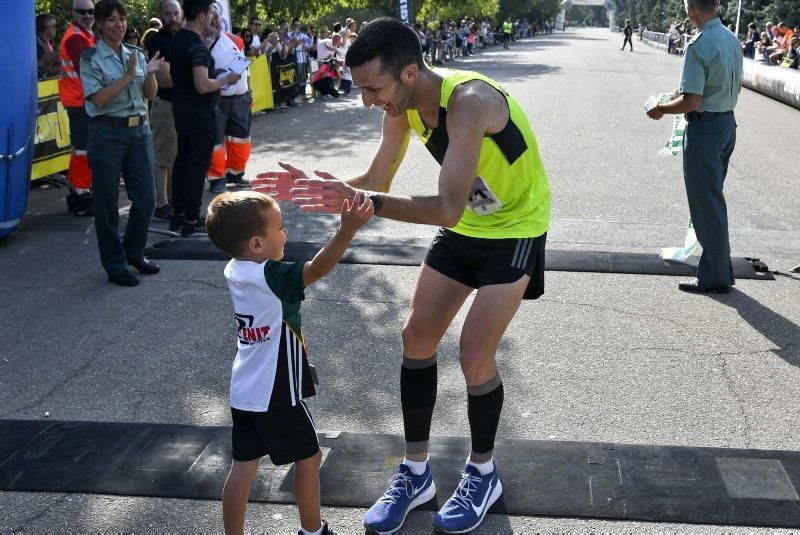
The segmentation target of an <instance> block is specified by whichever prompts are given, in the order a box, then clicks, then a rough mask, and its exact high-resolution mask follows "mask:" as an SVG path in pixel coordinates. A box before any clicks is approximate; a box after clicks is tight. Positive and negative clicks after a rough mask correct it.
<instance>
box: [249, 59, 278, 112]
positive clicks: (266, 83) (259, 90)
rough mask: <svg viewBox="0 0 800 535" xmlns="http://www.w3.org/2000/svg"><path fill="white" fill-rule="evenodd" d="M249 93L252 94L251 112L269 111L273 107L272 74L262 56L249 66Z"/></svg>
mask: <svg viewBox="0 0 800 535" xmlns="http://www.w3.org/2000/svg"><path fill="white" fill-rule="evenodd" d="M250 91H252V92H253V107H252V110H253V111H261V110H269V109H272V108H274V107H275V101H274V100H273V98H272V74H271V73H270V71H269V62H268V61H267V56H265V55H264V54H262V55H260V56H258V57H257V58H256V59H255V60H254V61H253V63H252V64H250Z"/></svg>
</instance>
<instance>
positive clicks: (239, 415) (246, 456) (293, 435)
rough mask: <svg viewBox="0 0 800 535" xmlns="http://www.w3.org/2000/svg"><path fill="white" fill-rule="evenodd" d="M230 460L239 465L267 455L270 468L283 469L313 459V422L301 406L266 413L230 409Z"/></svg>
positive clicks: (315, 448)
mask: <svg viewBox="0 0 800 535" xmlns="http://www.w3.org/2000/svg"><path fill="white" fill-rule="evenodd" d="M231 416H232V417H233V430H232V432H231V442H232V444H233V459H234V460H236V461H240V462H245V461H252V460H254V459H260V458H261V457H264V456H265V455H269V458H270V460H271V461H272V464H274V465H283V464H289V463H293V462H297V461H302V460H303V459H308V458H309V457H311V456H313V455H315V454H316V453H317V451H319V440H318V439H317V430H316V428H315V427H314V419H313V418H312V417H311V413H310V412H309V411H308V407H307V406H306V404H305V402H303V401H298V402H297V404H296V405H295V406H293V407H286V408H280V409H275V410H271V411H267V412H250V411H243V410H239V409H235V408H233V407H231Z"/></svg>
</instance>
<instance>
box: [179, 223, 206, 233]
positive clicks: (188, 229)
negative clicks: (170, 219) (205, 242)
mask: <svg viewBox="0 0 800 535" xmlns="http://www.w3.org/2000/svg"><path fill="white" fill-rule="evenodd" d="M205 234H206V222H205V221H203V220H202V219H198V220H197V221H186V222H184V223H183V226H182V227H181V238H188V237H189V236H195V235H201V236H205Z"/></svg>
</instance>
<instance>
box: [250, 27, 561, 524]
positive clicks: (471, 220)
mask: <svg viewBox="0 0 800 535" xmlns="http://www.w3.org/2000/svg"><path fill="white" fill-rule="evenodd" d="M345 62H346V65H347V66H348V67H350V69H351V72H352V74H353V80H354V81H355V82H356V84H357V85H358V86H359V87H360V88H361V90H362V99H363V101H364V105H365V106H367V107H370V106H378V107H381V108H382V109H383V110H384V119H383V138H382V140H381V144H380V147H379V149H378V152H377V153H376V155H375V157H374V158H373V160H372V164H371V165H370V167H369V169H368V170H367V171H366V172H365V173H364V174H362V175H360V176H358V177H355V178H352V179H350V180H347V181H342V180H338V179H336V178H335V177H334V176H333V175H331V174H329V173H324V172H318V173H317V174H318V176H319V177H320V178H314V179H312V178H307V177H306V176H305V174H304V173H303V172H302V171H301V170H299V169H297V168H294V167H292V166H290V165H288V164H281V165H282V166H283V167H284V169H285V171H271V172H267V173H262V174H261V175H259V178H258V179H256V180H255V181H254V185H255V186H256V187H255V189H256V190H260V191H266V192H269V193H272V194H273V195H275V196H276V197H277V198H279V199H283V200H292V201H293V202H294V203H296V204H299V205H300V209H301V210H304V211H327V212H338V211H339V210H340V208H341V205H342V201H343V200H344V199H345V198H352V196H353V195H354V194H355V192H356V189H365V190H376V191H379V192H382V193H375V192H373V193H371V194H370V197H371V199H372V200H373V203H374V206H375V214H376V215H377V216H380V217H386V218H390V219H394V220H397V221H406V222H411V223H421V224H428V225H438V226H441V227H443V228H442V229H441V230H440V231H439V234H438V235H437V236H436V238H435V239H434V241H433V244H432V245H431V248H430V250H429V251H428V254H427V257H426V258H425V262H424V264H423V265H422V266H421V268H420V271H419V275H418V278H417V282H416V287H415V289H414V294H413V297H412V300H411V310H410V312H409V316H408V319H407V320H406V323H405V325H404V327H403V332H402V339H403V364H402V366H401V370H400V401H401V403H400V404H401V407H402V412H403V423H404V428H405V439H406V454H405V458H404V459H403V463H402V464H401V465H400V468H399V470H398V473H397V474H396V475H395V476H394V477H393V478H392V480H391V483H390V487H389V489H388V490H387V491H386V493H385V494H384V495H383V496H382V497H381V498H380V499H379V500H378V501H377V502H376V503H375V505H374V506H373V507H372V508H371V509H370V510H369V511H368V512H367V515H366V516H365V518H364V524H365V526H366V527H367V528H368V529H369V530H371V531H376V532H379V533H393V532H395V531H397V530H398V529H400V527H401V525H402V523H403V520H404V519H405V516H406V514H407V513H408V511H410V510H411V509H412V508H414V507H417V506H419V505H421V504H422V503H425V502H426V501H428V500H430V499H431V498H432V497H433V496H434V495H435V492H436V489H435V486H434V484H433V479H432V477H431V469H430V466H429V463H428V459H429V456H428V439H429V435H430V427H431V417H432V415H433V408H434V404H435V402H436V388H437V364H436V352H437V347H438V345H439V342H440V341H441V339H442V337H443V336H444V333H445V331H446V330H447V328H448V326H449V325H450V323H451V322H452V320H453V318H454V317H455V315H456V314H457V313H458V311H459V309H460V308H461V307H462V305H463V304H464V302H465V300H466V298H467V296H469V295H470V293H472V291H473V290H475V289H477V295H476V296H475V300H474V301H473V304H472V306H471V307H470V310H469V312H468V314H467V317H466V320H465V322H464V327H463V329H462V331H461V339H460V355H459V357H460V362H461V369H462V371H463V373H464V378H465V380H466V384H467V414H468V419H469V424H470V430H471V438H472V447H471V452H470V453H469V457H468V459H467V464H466V466H465V467H464V468H463V471H462V472H461V474H462V475H461V482H460V484H459V486H458V489H457V490H456V492H455V494H453V496H452V497H451V498H450V499H449V500H448V501H447V502H446V503H445V504H444V506H443V507H442V509H441V510H440V511H439V513H438V514H437V515H436V517H435V518H434V526H435V527H436V528H437V529H439V530H441V531H445V532H465V531H468V530H471V529H474V528H475V527H477V526H478V525H479V524H480V523H481V521H482V520H483V518H484V516H485V515H486V512H487V511H488V509H489V507H491V505H492V504H493V503H494V502H495V501H496V500H497V499H498V497H499V496H500V494H501V492H502V485H501V484H500V480H499V478H498V475H497V466H496V464H495V462H494V459H493V455H492V451H493V448H494V441H495V434H496V432H497V427H498V423H499V419H500V412H501V409H502V405H503V396H504V394H503V384H502V381H501V379H500V376H499V374H498V371H497V363H496V359H495V357H496V352H497V348H498V345H499V342H500V339H501V337H502V336H503V333H504V332H505V330H506V327H507V326H508V324H509V322H510V321H511V319H512V318H513V317H514V314H515V313H516V311H517V309H518V307H519V305H520V302H521V301H522V299H535V298H537V297H539V296H540V295H542V293H543V292H544V246H545V240H546V232H547V228H548V225H549V221H550V189H549V186H548V183H547V175H546V173H545V170H544V167H543V166H542V161H541V158H540V156H539V149H538V146H537V143H536V138H535V137H534V135H533V131H532V129H531V127H530V124H529V123H528V119H527V118H526V117H525V114H524V112H523V111H522V109H521V108H520V106H519V104H517V102H516V100H514V98H513V97H511V96H510V95H509V94H508V93H507V92H506V91H505V90H504V89H503V88H502V87H501V86H500V85H499V84H498V83H497V82H495V81H493V80H491V79H489V78H487V77H485V76H482V75H480V74H477V73H471V72H465V71H447V70H442V71H433V70H431V69H430V68H428V66H427V65H426V64H425V62H424V60H423V57H422V50H421V47H420V42H419V38H418V37H417V35H416V34H415V33H414V31H413V30H412V29H411V28H409V27H408V26H406V25H404V24H402V23H401V22H400V21H398V20H396V19H391V18H381V19H377V20H374V21H372V22H370V23H369V24H368V25H367V27H366V28H365V29H364V30H363V31H362V32H361V33H360V34H359V36H358V39H357V40H356V41H355V43H354V44H353V45H352V46H351V47H350V49H349V51H348V53H347V57H346V60H345ZM412 130H413V131H415V132H416V133H417V134H418V136H419V137H420V139H421V140H422V141H423V142H424V143H425V146H426V148H427V149H428V150H429V151H430V152H431V154H432V155H433V156H434V158H435V159H436V160H437V161H438V162H439V163H440V164H441V171H440V172H439V181H438V184H439V188H438V194H436V195H432V196H411V197H404V196H399V195H388V194H386V193H384V192H388V191H389V187H390V186H391V184H392V180H393V178H394V175H395V173H396V171H397V168H398V167H399V166H400V163H401V162H402V160H403V157H404V156H405V153H406V149H407V147H408V142H409V138H410V135H411V131H412ZM292 188H294V189H292ZM465 453H466V452H465Z"/></svg>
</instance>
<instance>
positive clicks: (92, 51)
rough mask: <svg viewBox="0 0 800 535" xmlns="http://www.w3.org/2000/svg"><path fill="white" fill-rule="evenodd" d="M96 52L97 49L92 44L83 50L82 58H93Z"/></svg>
mask: <svg viewBox="0 0 800 535" xmlns="http://www.w3.org/2000/svg"><path fill="white" fill-rule="evenodd" d="M96 52H97V49H96V48H95V47H93V46H91V47H89V48H87V49H85V50H84V51H83V52H81V59H92V56H94V55H95V53H96Z"/></svg>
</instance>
